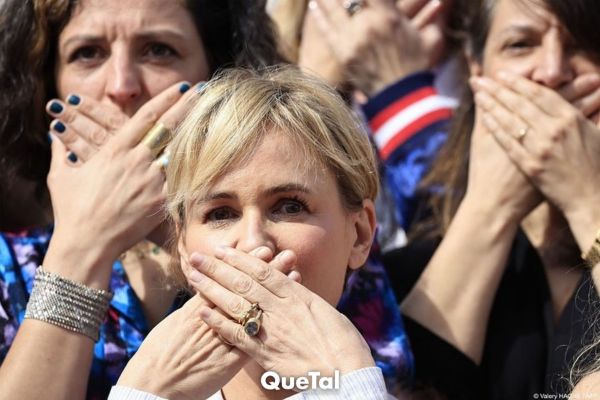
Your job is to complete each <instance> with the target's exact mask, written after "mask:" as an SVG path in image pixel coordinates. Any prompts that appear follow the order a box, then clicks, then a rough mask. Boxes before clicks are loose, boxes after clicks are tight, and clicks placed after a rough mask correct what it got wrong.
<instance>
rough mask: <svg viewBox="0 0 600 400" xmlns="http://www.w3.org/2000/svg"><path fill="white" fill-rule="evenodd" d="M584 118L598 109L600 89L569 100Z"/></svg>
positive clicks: (599, 107)
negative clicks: (574, 99) (577, 98)
mask: <svg viewBox="0 0 600 400" xmlns="http://www.w3.org/2000/svg"><path fill="white" fill-rule="evenodd" d="M571 104H572V105H573V107H575V108H577V109H578V110H579V111H581V113H582V114H583V115H585V117H586V118H591V117H592V116H593V115H594V114H596V113H597V112H598V111H599V110H600V90H594V91H593V92H591V93H589V94H588V95H587V96H584V97H582V98H580V99H579V100H576V101H573V102H571Z"/></svg>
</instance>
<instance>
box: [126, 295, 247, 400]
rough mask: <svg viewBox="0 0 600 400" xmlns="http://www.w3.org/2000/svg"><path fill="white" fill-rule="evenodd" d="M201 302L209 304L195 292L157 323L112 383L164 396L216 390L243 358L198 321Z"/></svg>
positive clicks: (187, 397) (185, 399) (176, 399)
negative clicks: (116, 379) (181, 305)
mask: <svg viewBox="0 0 600 400" xmlns="http://www.w3.org/2000/svg"><path fill="white" fill-rule="evenodd" d="M206 307H210V304H209V303H207V302H206V301H205V300H203V299H202V298H201V297H200V296H199V295H195V296H193V297H192V298H191V299H190V300H188V301H187V302H186V303H185V304H184V305H183V307H181V308H180V309H179V310H177V311H175V312H173V313H172V314H171V315H169V316H168V317H166V318H165V319H164V320H163V321H162V322H160V323H159V324H158V325H157V326H156V327H155V328H154V329H152V331H151V332H150V334H149V335H148V337H147V338H146V339H145V340H144V342H143V343H142V345H141V347H140V348H139V350H138V351H137V353H136V354H135V356H133V358H132V359H131V360H130V361H129V362H128V363H127V366H126V367H125V370H124V371H123V372H122V374H121V376H120V377H119V381H118V382H117V384H118V385H119V386H125V387H129V388H134V389H137V390H141V391H144V392H148V393H152V394H154V395H157V396H160V397H163V398H167V399H170V400H195V399H206V398H208V397H210V396H211V395H213V394H214V393H216V392H218V391H219V390H220V389H221V388H222V387H223V386H224V385H225V384H226V383H227V382H229V381H230V380H231V378H233V377H234V376H235V375H236V374H237V373H238V372H239V370H240V369H241V368H242V367H243V365H244V364H245V362H246V361H247V360H248V358H247V357H246V355H245V354H244V353H243V352H242V351H240V350H238V349H237V348H235V347H232V346H229V345H227V344H225V343H224V342H223V341H222V340H221V339H220V338H219V337H218V336H217V334H216V333H215V332H214V331H213V330H212V329H211V328H209V327H208V326H207V324H206V323H204V322H203V321H202V319H201V318H200V313H201V310H202V309H203V308H206ZM215 312H216V311H215Z"/></svg>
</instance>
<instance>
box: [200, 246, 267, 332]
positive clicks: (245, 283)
mask: <svg viewBox="0 0 600 400" xmlns="http://www.w3.org/2000/svg"><path fill="white" fill-rule="evenodd" d="M195 256H198V254H193V255H192V257H190V263H191V264H192V266H195V267H196V268H197V269H198V270H199V271H202V272H199V271H193V272H192V273H190V280H191V282H190V283H191V284H192V286H193V287H194V288H195V289H196V290H198V292H199V293H201V294H202V295H203V296H204V297H205V298H206V299H208V300H209V301H210V302H212V303H213V304H214V305H215V306H216V307H218V308H219V309H220V310H222V311H223V312H225V313H226V314H227V315H228V316H230V317H231V318H233V319H235V320H236V321H240V320H241V318H242V316H243V315H244V313H245V312H246V311H248V310H249V309H250V307H251V305H252V303H259V304H261V307H264V306H265V305H266V302H264V301H263V302H259V300H258V297H261V296H260V295H259V296H258V297H257V296H256V293H257V291H260V290H261V289H262V290H263V292H264V289H263V288H259V287H258V285H256V284H255V283H254V282H253V281H252V279H250V277H248V276H245V277H240V276H239V275H243V274H239V273H238V276H237V277H232V276H231V274H229V273H228V272H223V271H222V270H223V269H226V266H224V265H223V264H224V263H220V264H219V265H217V263H218V262H219V261H218V260H216V259H214V258H213V259H212V260H209V258H210V257H203V260H201V261H200V260H199V259H198V257H195ZM211 262H213V264H209V263H211ZM231 269H233V268H231ZM229 272H230V271H229ZM217 279H219V282H217V281H216V280H217ZM222 281H226V282H228V283H227V284H224V285H222V284H221V282H222ZM232 281H233V283H229V282H232ZM227 286H233V287H235V289H234V291H231V290H228V289H227V288H226V287H227ZM236 291H239V292H241V294H237V293H236ZM246 297H247V298H248V299H250V301H248V300H247V299H246ZM262 298H263V299H265V298H266V296H265V294H263V296H262Z"/></svg>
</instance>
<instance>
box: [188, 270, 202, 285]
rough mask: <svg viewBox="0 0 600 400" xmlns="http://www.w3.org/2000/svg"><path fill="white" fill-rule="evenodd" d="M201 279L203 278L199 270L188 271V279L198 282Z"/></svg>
mask: <svg viewBox="0 0 600 400" xmlns="http://www.w3.org/2000/svg"><path fill="white" fill-rule="evenodd" d="M202 279H204V274H202V273H201V272H200V271H196V270H195V269H194V270H192V272H190V280H191V281H193V282H196V283H198V282H200V281H202Z"/></svg>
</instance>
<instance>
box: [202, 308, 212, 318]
mask: <svg viewBox="0 0 600 400" xmlns="http://www.w3.org/2000/svg"><path fill="white" fill-rule="evenodd" d="M211 312H212V310H211V309H210V308H208V307H202V309H200V318H202V319H203V320H207V319H209V318H210V313H211Z"/></svg>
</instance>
